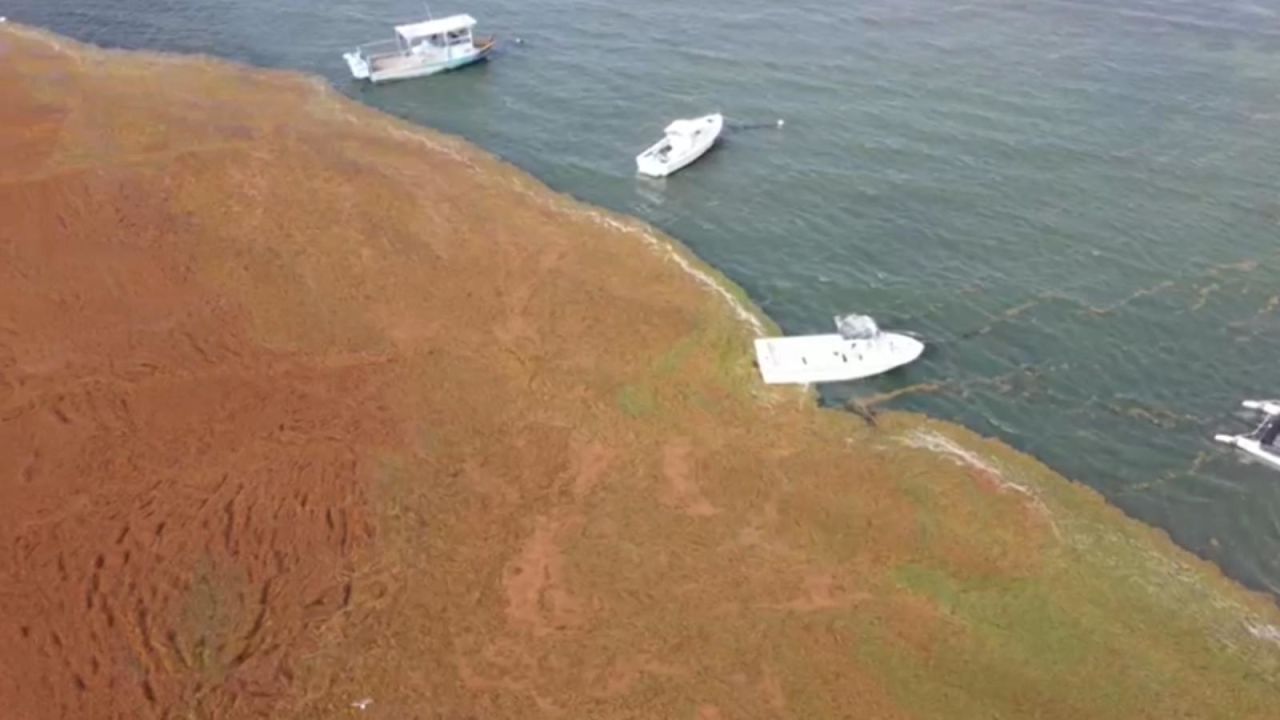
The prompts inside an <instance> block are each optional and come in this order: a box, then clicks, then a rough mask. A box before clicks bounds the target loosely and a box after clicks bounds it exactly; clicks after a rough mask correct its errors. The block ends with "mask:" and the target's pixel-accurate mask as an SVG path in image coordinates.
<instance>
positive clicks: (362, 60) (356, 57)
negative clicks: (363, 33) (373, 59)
mask: <svg viewBox="0 0 1280 720" xmlns="http://www.w3.org/2000/svg"><path fill="white" fill-rule="evenodd" d="M342 59H343V60H346V61H347V67H348V68H350V69H351V77H353V78H355V79H357V80H368V79H369V72H370V68H369V60H368V58H366V57H365V56H364V53H362V52H360V51H359V50H354V51H352V52H349V53H343V54H342Z"/></svg>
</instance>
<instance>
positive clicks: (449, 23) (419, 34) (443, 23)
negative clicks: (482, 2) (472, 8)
mask: <svg viewBox="0 0 1280 720" xmlns="http://www.w3.org/2000/svg"><path fill="white" fill-rule="evenodd" d="M475 24H476V19H475V18H473V17H471V16H470V15H450V16H449V17H443V18H440V19H438V20H426V21H423V22H418V23H410V24H408V25H397V26H396V34H397V35H399V36H400V37H402V38H404V39H405V40H416V39H418V38H424V37H431V36H432V35H442V34H444V33H448V32H456V31H458V30H468V29H470V28H471V27H473V26H475Z"/></svg>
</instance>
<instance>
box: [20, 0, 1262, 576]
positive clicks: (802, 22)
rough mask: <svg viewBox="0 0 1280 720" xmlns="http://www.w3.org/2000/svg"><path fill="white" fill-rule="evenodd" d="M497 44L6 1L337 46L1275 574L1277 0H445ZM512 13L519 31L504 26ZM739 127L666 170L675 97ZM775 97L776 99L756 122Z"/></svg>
mask: <svg viewBox="0 0 1280 720" xmlns="http://www.w3.org/2000/svg"><path fill="white" fill-rule="evenodd" d="M432 9H433V10H434V11H435V12H436V14H437V15H440V14H445V13H449V12H458V11H467V12H470V13H472V14H473V15H475V16H477V17H478V18H480V20H481V21H482V26H481V28H480V29H481V30H482V31H488V32H494V33H497V34H498V35H499V36H500V38H502V39H503V40H505V41H507V42H506V43H505V44H504V46H503V49H502V50H501V52H499V53H498V54H497V55H496V57H494V59H493V60H492V62H490V63H488V64H486V65H482V66H477V67H473V68H470V69H467V70H463V71H460V72H456V73H452V74H449V75H445V76H440V77H437V78H433V79H430V80H426V81H412V82H407V83H401V84H396V85H390V86H384V87H377V88H373V87H367V86H364V85H360V84H357V83H354V82H352V81H351V80H350V79H349V78H348V77H347V76H346V69H345V67H344V66H343V64H342V61H341V58H340V53H341V52H342V51H343V50H345V49H347V47H348V46H349V45H352V44H354V43H356V42H361V41H366V40H371V39H379V38H382V37H389V33H390V30H389V28H390V26H391V25H392V24H393V23H395V22H397V21H407V20H415V19H419V18H420V17H421V16H422V15H423V14H424V13H423V8H422V6H421V5H420V4H418V3H415V2H401V1H400V0H351V1H350V2H342V3H311V2H302V0H273V1H272V2H267V0H227V1H226V2H217V3H210V2H204V3H198V2H193V1H186V0H184V1H181V2H180V1H178V0H39V1H38V2H37V1H36V0H16V2H14V1H13V0H11V1H10V2H8V3H5V4H4V10H3V14H6V15H9V16H10V17H11V18H12V19H14V20H16V21H20V22H25V23H30V24H34V25H39V26H43V27H47V28H49V29H52V30H55V31H57V32H60V33H64V34H67V35H70V36H72V37H75V38H78V39H82V40H86V41H90V42H94V43H97V44H100V45H105V46H113V47H127V48H141V49H152V50H166V51H177V52H198V53H207V54H213V55H219V56H224V57H227V58H231V59H234V60H239V61H243V62H249V63H254V64H258V65H263V66H271V67H284V68H292V69H299V70H304V71H307V72H311V73H317V74H320V75H323V76H324V77H326V78H328V79H329V80H331V81H332V83H333V84H334V86H335V87H337V88H338V89H339V90H340V91H342V92H344V93H346V94H348V95H350V96H352V97H355V98H358V99H359V100H361V101H362V102H365V103H368V104H370V105H372V106H375V107H378V108H381V109H383V110H386V111H389V112H391V113H394V114H396V115H400V116H402V117H405V118H408V119H410V120H413V121H416V122H419V123H422V124H424V125H428V126H432V127H436V128H440V129H442V130H445V131H448V132H453V133H458V134H460V135H463V136H465V137H467V138H468V139H470V140H473V141H475V142H476V143H478V144H480V145H482V146H484V147H485V148H487V149H489V150H491V151H493V152H495V153H497V154H499V155H501V156H503V157H505V158H507V159H508V160H510V161H512V162H514V163H516V164H518V165H520V166H522V167H524V168H526V169H528V170H530V171H531V172H533V173H534V174H536V175H537V176H539V177H540V178H542V179H543V180H544V181H546V182H547V183H548V184H550V185H551V186H552V187H554V188H556V189H558V190H561V191H565V192H568V193H571V194H573V195H575V196H578V197H580V198H582V199H585V200H587V201H590V202H592V203H597V204H599V205H603V206H606V207H609V208H612V209H615V210H619V211H622V212H626V213H631V214H635V215H638V216H640V217H642V218H644V219H646V220H648V221H650V222H652V223H654V224H655V225H657V226H659V227H661V228H662V229H664V230H666V231H668V232H670V233H671V234H672V235H674V236H676V237H678V238H680V239H681V240H682V241H684V242H685V243H687V244H688V245H689V246H690V247H692V249H693V250H694V251H696V252H697V253H698V254H699V255H700V256H702V257H703V258H705V259H706V260H707V261H709V262H710V263H711V264H713V265H715V266H716V267H717V268H719V269H721V270H722V271H724V272H725V273H726V274H727V275H728V276H729V277H730V278H732V279H733V280H734V281H736V282H737V283H739V284H740V285H742V286H743V287H744V288H745V289H746V290H747V291H748V292H749V293H750V295H751V296H752V297H753V298H754V299H755V300H756V301H757V302H758V303H759V304H760V305H761V306H762V307H763V308H764V309H765V310H766V311H767V312H768V313H769V314H770V315H771V316H772V317H773V318H774V319H775V320H777V321H778V323H779V324H780V325H781V326H782V327H783V328H784V329H785V330H787V331H789V332H810V331H824V330H826V329H828V328H829V327H830V317H831V316H832V315H833V314H835V313H840V312H846V311H862V312H869V313H871V314H873V315H875V316H876V317H878V318H879V319H880V320H881V321H882V324H883V325H886V326H889V327H893V328H901V329H908V330H912V331H915V332H918V333H921V334H922V335H924V336H925V337H926V338H927V339H928V340H929V341H930V343H931V346H930V350H929V352H928V353H927V354H926V356H925V357H924V359H923V360H922V361H921V362H919V363H917V364H915V365H913V366H911V367H909V368H906V369H905V370H903V371H900V372H896V373H893V374H890V375H888V376H884V377H881V378H877V379H875V380H874V381H870V382H864V383H858V384H849V385H844V386H831V387H828V388H825V389H824V391H823V397H824V402H827V403H830V404H832V405H839V404H841V403H843V402H844V401H845V400H846V399H848V398H849V397H863V398H865V397H869V396H874V395H877V394H880V393H889V392H894V391H900V390H901V391H905V392H903V393H902V394H901V395H899V396H897V397H896V398H895V399H894V400H892V401H891V402H890V403H888V404H889V406H890V407H896V408H901V409H908V410H917V411H923V412H926V413H928V414H930V415H933V416H937V417H941V418H946V419H950V420H954V421H957V422H960V423H963V424H965V425H967V426H969V427H971V428H973V429H975V430H977V431H979V432H982V433H986V434H989V435H993V436H997V437H999V438H1002V439H1003V440H1005V441H1007V442H1009V443H1010V444H1012V445H1014V446H1015V447H1017V448H1019V449H1022V450H1025V451H1027V452H1030V453H1032V454H1034V455H1036V456H1037V457H1039V458H1041V459H1042V460H1044V461H1045V462H1047V463H1048V464H1049V465H1051V466H1053V467H1054V468H1055V469H1057V470H1059V471H1061V472H1062V473H1063V474H1065V475H1067V476H1068V477H1071V478H1073V479H1074V480H1077V481H1079V482H1082V483H1086V484H1088V485H1089V486H1091V487H1093V488H1096V489H1097V490H1099V491H1100V492H1102V493H1103V494H1104V495H1106V496H1107V497H1108V498H1109V499H1110V500H1111V501H1112V502H1114V503H1115V504H1117V505H1118V506H1120V507H1121V508H1123V509H1124V510H1125V511H1126V512H1128V513H1130V514H1131V515H1133V516H1135V517H1137V518H1140V519H1142V520H1145V521H1147V522H1150V523H1152V524H1154V525H1157V526H1159V527H1162V528H1164V529H1166V530H1167V531H1168V532H1169V534H1170V535H1171V536H1172V537H1173V538H1174V539H1175V540H1176V541H1177V542H1179V543H1180V544H1182V545H1183V546H1185V547H1187V548H1189V549H1191V550H1192V551H1194V552H1196V553H1198V554H1200V555H1202V556H1205V557H1207V558H1210V559H1212V560H1214V561H1215V562H1217V563H1219V564H1220V565H1221V566H1222V567H1223V568H1224V569H1225V570H1226V571H1227V573H1228V574H1230V575H1232V576H1233V577H1235V578H1237V579H1239V580H1241V581H1242V582H1244V583H1245V584H1247V585H1249V586H1251V587H1254V588H1258V589H1265V590H1268V591H1270V592H1272V593H1275V594H1280V473H1276V472H1274V471H1269V470H1266V469H1264V468H1261V467H1259V466H1256V465H1249V464H1246V463H1242V462H1241V461H1240V458H1238V457H1237V456H1235V455H1234V454H1233V453H1232V452H1230V451H1226V450H1223V449H1219V448H1215V447H1214V446H1213V445H1212V444H1211V443H1210V442H1209V441H1208V439H1207V438H1208V437H1209V436H1210V435H1211V434H1212V433H1214V432H1215V431H1222V430H1231V429H1243V428H1244V427H1246V426H1247V423H1246V421H1245V420H1244V419H1243V418H1242V417H1239V416H1237V415H1236V413H1235V410H1234V409H1235V407H1236V405H1237V403H1238V401H1239V400H1240V399H1242V398H1245V397H1263V396H1280V182H1278V181H1277V172H1276V171H1277V168H1278V167H1280V142H1277V140H1278V139H1280V0H1266V1H1265V2H1263V1H1259V2H1234V1H1231V0H1197V1H1194V2H1193V1H1191V0H1161V1H1156V0H1021V1H1016V0H976V1H975V2H970V3H959V2H942V1H941V0H864V1H861V2H836V1H835V0H822V1H818V0H799V1H798V2H791V3H786V4H782V3H762V2H758V1H755V0H739V1H736V2H729V0H705V1H704V2H701V3H689V2H676V1H674V0H651V1H650V2H646V3H617V2H603V1H601V0H575V1H574V2H569V1H568V0H542V1H540V2H514V1H513V0H465V1H464V0H454V1H453V2H450V3H447V4H446V3H444V2H443V1H442V0H438V1H437V3H436V5H435V7H433V8H432ZM515 38H519V39H521V40H522V41H523V42H521V43H518V44H517V43H515V42H514V39H515ZM711 110H722V111H723V112H725V113H726V115H728V116H729V118H730V122H731V124H733V125H734V127H735V129H733V130H731V131H730V132H729V133H728V134H727V136H726V137H725V139H724V142H723V143H722V145H721V146H720V147H719V148H718V149H717V150H716V151H714V152H713V153H712V154H710V155H709V156H708V157H706V158H705V159H704V160H703V161H702V162H700V163H699V164H697V165H695V166H694V167H692V168H690V169H689V170H687V171H685V172H683V173H681V174H679V175H677V176H675V177H673V178H670V179H668V180H666V181H660V182H653V181H645V180H641V179H638V178H636V177H635V176H634V173H633V164H632V157H633V156H634V154H635V153H636V152H638V151H639V150H641V149H642V148H643V147H645V146H646V145H647V144H648V143H650V142H652V141H653V140H654V139H655V138H656V137H657V136H658V135H659V134H660V132H661V129H662V127H663V126H664V125H665V124H666V122H667V121H668V120H670V119H672V118H674V117H679V116H688V115H694V114H701V113H704V112H708V111H711ZM777 118H785V119H786V121H787V124H786V127H785V128H784V129H781V130H777V129H770V128H766V127H760V126H767V125H769V124H771V123H772V122H773V121H774V120H775V119H777Z"/></svg>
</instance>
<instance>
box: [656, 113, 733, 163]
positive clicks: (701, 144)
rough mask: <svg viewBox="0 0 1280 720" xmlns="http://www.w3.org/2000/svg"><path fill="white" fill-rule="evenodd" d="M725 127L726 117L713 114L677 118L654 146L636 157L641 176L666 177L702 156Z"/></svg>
mask: <svg viewBox="0 0 1280 720" xmlns="http://www.w3.org/2000/svg"><path fill="white" fill-rule="evenodd" d="M722 130H724V116H723V115H721V114H720V113H712V114H710V115H705V116H703V117H700V118H691V119H684V120H676V121H674V122H672V123H671V124H670V125H668V126H667V129H666V130H665V135H664V136H663V138H662V139H661V140H659V141H658V142H656V143H654V144H653V146H652V147H650V148H649V149H648V150H645V151H644V152H642V153H640V154H639V155H637V156H636V169H637V170H638V171H639V172H640V174H641V175H648V176H649V177H659V178H660V177H666V176H668V175H670V174H671V173H673V172H675V171H677V170H679V169H681V168H683V167H685V166H687V165H689V164H690V163H692V162H693V161H694V160H697V159H698V158H700V157H702V156H703V154H705V153H706V152H707V151H708V150H710V149H711V146H712V145H714V144H715V143H716V138H719V137H720V132H721V131H722Z"/></svg>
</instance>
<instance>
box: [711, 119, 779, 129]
mask: <svg viewBox="0 0 1280 720" xmlns="http://www.w3.org/2000/svg"><path fill="white" fill-rule="evenodd" d="M786 124H787V121H786V120H783V119H782V118H778V119H777V120H774V121H773V122H754V123H747V122H733V121H726V122H725V126H724V127H725V129H726V130H732V131H733V132H740V131H743V130H768V129H770V128H782V127H783V126H785V125H786Z"/></svg>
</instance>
